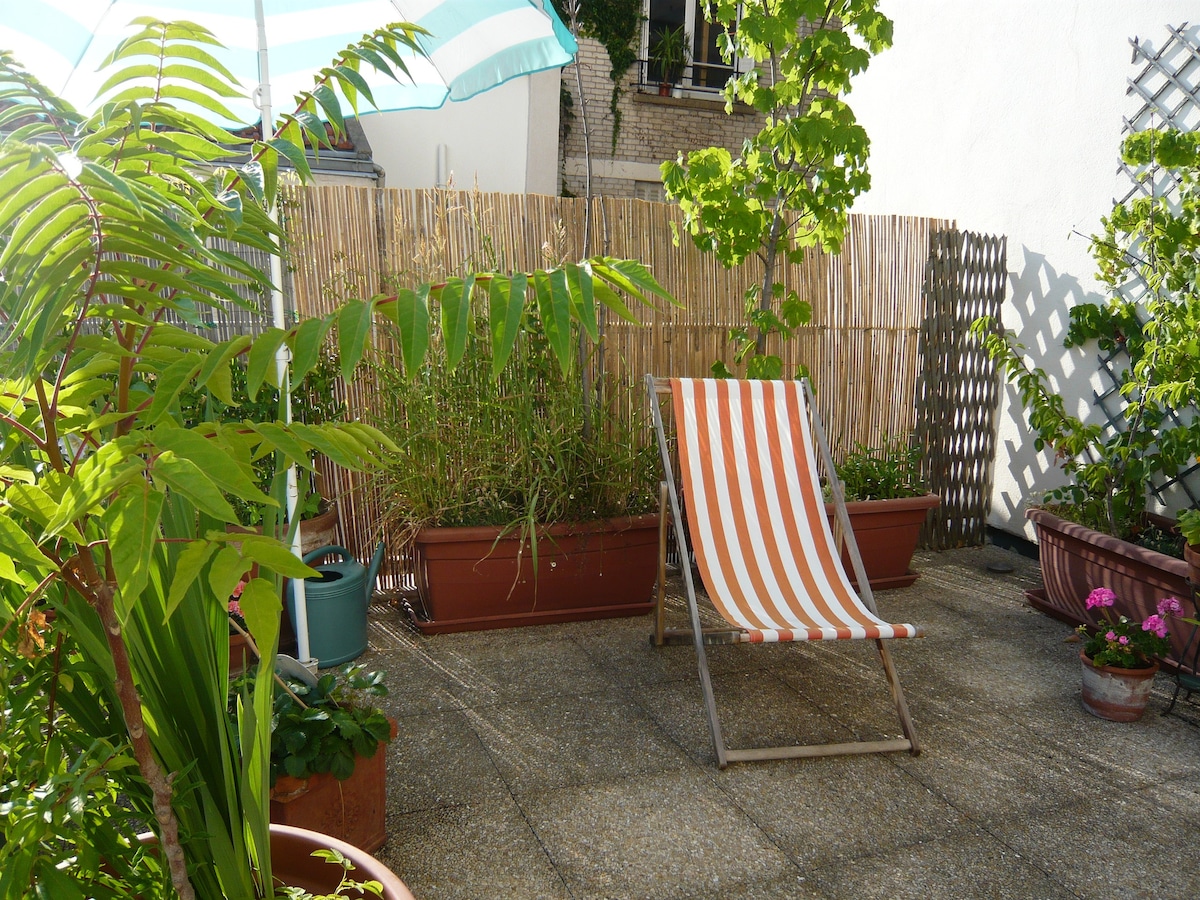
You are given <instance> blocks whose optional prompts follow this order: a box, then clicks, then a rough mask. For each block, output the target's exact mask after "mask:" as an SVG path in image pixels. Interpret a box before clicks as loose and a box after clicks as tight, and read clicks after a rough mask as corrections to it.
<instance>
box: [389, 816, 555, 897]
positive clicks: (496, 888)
mask: <svg viewBox="0 0 1200 900" xmlns="http://www.w3.org/2000/svg"><path fill="white" fill-rule="evenodd" d="M388 835H389V838H388V842H387V843H386V844H385V845H384V846H383V848H382V849H380V850H379V851H377V852H376V854H375V855H376V856H377V857H378V858H379V859H380V860H381V861H382V862H384V863H385V864H387V866H388V867H389V868H391V869H392V870H393V871H394V872H395V873H396V874H397V875H399V876H400V878H401V879H402V880H403V881H404V883H405V884H406V885H407V886H408V888H409V890H410V891H412V894H413V896H414V897H417V898H420V900H434V898H437V900H481V898H514V900H516V898H521V900H571V898H572V895H571V893H570V891H569V890H568V889H567V886H566V884H565V883H564V882H563V879H562V877H561V876H560V875H559V873H558V872H557V870H556V869H555V867H554V865H553V864H552V863H551V861H550V858H549V857H548V856H547V855H546V852H545V849H544V848H543V847H542V845H541V843H540V842H539V841H538V839H537V837H536V836H535V835H534V833H533V830H532V829H531V828H530V827H529V823H528V822H526V820H525V817H524V816H523V815H522V813H521V810H520V809H519V808H518V807H517V805H516V803H514V802H513V801H512V799H511V798H509V799H507V800H504V801H497V802H488V803H478V804H474V803H473V804H468V805H465V806H453V807H441V808H438V809H431V810H423V811H421V812H416V813H409V814H407V815H391V814H389V816H388Z"/></svg>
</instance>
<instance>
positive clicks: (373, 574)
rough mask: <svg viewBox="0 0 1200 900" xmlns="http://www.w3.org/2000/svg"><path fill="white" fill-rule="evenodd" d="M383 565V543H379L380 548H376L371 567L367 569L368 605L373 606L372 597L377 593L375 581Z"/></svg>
mask: <svg viewBox="0 0 1200 900" xmlns="http://www.w3.org/2000/svg"><path fill="white" fill-rule="evenodd" d="M382 564H383V541H380V542H379V546H378V547H376V548H375V554H374V556H372V557H371V565H370V567H369V568H368V569H367V605H368V606H369V605H370V604H371V597H372V596H373V595H374V593H375V579H376V578H378V577H379V567H380V565H382Z"/></svg>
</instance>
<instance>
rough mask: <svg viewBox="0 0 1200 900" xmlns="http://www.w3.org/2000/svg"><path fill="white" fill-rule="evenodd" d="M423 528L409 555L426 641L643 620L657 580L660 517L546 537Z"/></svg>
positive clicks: (554, 529) (568, 528)
mask: <svg viewBox="0 0 1200 900" xmlns="http://www.w3.org/2000/svg"><path fill="white" fill-rule="evenodd" d="M499 534H500V529H498V528H426V529H423V530H422V531H420V532H419V533H418V534H417V537H416V542H415V544H414V550H413V557H414V559H413V564H414V569H415V573H416V583H417V591H418V592H419V594H420V597H421V602H422V604H423V605H424V608H425V610H424V611H425V614H426V616H427V618H422V617H421V616H419V615H414V617H413V621H414V622H415V623H416V625H417V627H418V628H420V629H421V631H423V632H424V633H425V634H439V633H442V632H448V631H476V630H480V629H485V628H509V627H512V626H517V625H542V624H545V623H548V622H573V621H581V620H586V619H603V618H611V617H614V616H636V615H644V614H645V613H648V612H650V610H651V609H652V608H653V605H654V603H653V597H652V595H651V594H652V591H653V588H654V580H655V578H656V577H657V574H658V515H657V514H654V515H647V516H634V517H632V518H630V517H625V518H620V519H606V520H604V521H600V522H589V523H582V524H574V525H555V526H551V527H549V528H545V529H543V530H542V531H541V532H540V537H539V538H538V545H537V551H538V564H537V575H536V577H535V575H534V569H533V559H532V556H531V552H530V550H531V548H530V545H529V542H528V541H525V542H524V543H522V542H521V540H520V535H519V533H517V532H516V531H512V532H510V533H509V535H508V536H505V537H502V538H500V539H499V540H497V536H498V535H499Z"/></svg>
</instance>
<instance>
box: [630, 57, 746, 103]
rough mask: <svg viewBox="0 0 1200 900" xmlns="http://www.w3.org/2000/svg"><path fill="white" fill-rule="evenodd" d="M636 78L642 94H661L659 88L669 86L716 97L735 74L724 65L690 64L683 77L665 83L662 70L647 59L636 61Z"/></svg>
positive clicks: (734, 70) (734, 71)
mask: <svg viewBox="0 0 1200 900" xmlns="http://www.w3.org/2000/svg"><path fill="white" fill-rule="evenodd" d="M637 67H638V78H637V90H638V92H639V93H642V94H657V93H661V90H660V86H661V85H664V84H668V85H670V86H671V87H672V88H680V89H682V90H683V91H686V92H687V93H689V94H692V93H695V94H712V95H714V96H715V95H717V94H719V93H720V92H721V90H722V89H723V88H724V87H725V82H726V81H728V80H729V77H730V76H731V75H733V74H735V73H736V71H737V70H736V69H735V68H734V67H733V66H727V65H725V64H724V63H708V62H691V63H688V64H687V65H686V66H685V67H684V69H683V75H682V77H681V78H679V79H678V80H677V81H675V82H669V81H665V80H664V79H663V77H662V70H661V68H660V66H659V65H658V63H657V62H655V61H654V60H648V59H639V60H638V61H637Z"/></svg>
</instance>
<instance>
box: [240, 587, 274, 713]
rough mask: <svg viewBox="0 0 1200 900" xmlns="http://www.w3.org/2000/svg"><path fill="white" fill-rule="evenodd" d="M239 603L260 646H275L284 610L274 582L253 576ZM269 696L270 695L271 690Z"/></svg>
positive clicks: (247, 623) (243, 616) (248, 626)
mask: <svg viewBox="0 0 1200 900" xmlns="http://www.w3.org/2000/svg"><path fill="white" fill-rule="evenodd" d="M238 605H239V606H241V608H242V618H244V619H245V620H246V627H247V628H248V629H249V631H250V633H251V634H252V635H254V640H255V642H256V643H257V644H258V646H259V647H274V646H275V642H276V641H277V640H278V639H279V620H280V613H281V612H282V610H283V604H282V603H281V602H280V600H279V591H278V590H276V589H275V584H274V582H272V581H268V580H267V579H265V578H251V579H250V580H249V581H248V582H247V583H246V587H245V589H244V590H243V591H242V596H241V597H240V598H238ZM267 696H268V697H269V696H270V693H269V692H268V694H267Z"/></svg>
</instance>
